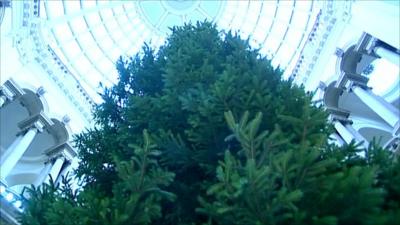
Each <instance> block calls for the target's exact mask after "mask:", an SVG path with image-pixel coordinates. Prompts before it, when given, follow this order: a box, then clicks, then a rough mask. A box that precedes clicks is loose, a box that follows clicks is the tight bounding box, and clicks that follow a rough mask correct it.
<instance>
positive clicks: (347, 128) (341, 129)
mask: <svg viewBox="0 0 400 225" xmlns="http://www.w3.org/2000/svg"><path fill="white" fill-rule="evenodd" d="M334 126H335V128H336V131H337V132H338V133H339V134H340V136H341V137H342V138H343V140H344V141H345V142H346V143H347V144H349V143H350V142H351V141H352V140H355V141H356V142H363V146H364V147H366V148H368V144H369V143H368V141H367V140H365V138H364V137H363V136H362V135H361V134H360V133H358V132H357V131H356V130H355V129H354V128H353V127H352V126H351V124H349V123H346V124H343V122H341V121H335V122H334Z"/></svg>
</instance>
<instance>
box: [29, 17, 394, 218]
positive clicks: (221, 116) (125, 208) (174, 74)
mask: <svg viewBox="0 0 400 225" xmlns="http://www.w3.org/2000/svg"><path fill="white" fill-rule="evenodd" d="M117 70H118V72H119V81H118V83H117V84H116V85H114V86H112V87H111V88H105V89H104V93H103V94H102V97H103V99H104V102H103V103H101V104H100V105H98V106H97V108H96V110H95V113H94V118H95V122H96V128H93V129H90V130H87V131H85V132H83V133H82V134H80V135H78V136H77V137H76V146H77V148H78V149H79V158H80V160H81V163H80V166H79V168H78V169H77V171H76V174H77V176H78V177H79V178H81V180H82V183H83V184H82V186H81V191H80V192H73V191H72V189H71V187H70V185H69V183H70V181H68V180H67V179H65V181H64V182H63V183H64V184H63V185H61V187H62V188H60V187H57V186H55V185H54V184H50V185H44V186H42V187H41V188H32V189H31V190H30V196H31V198H30V199H29V200H27V202H26V204H27V205H26V209H25V211H24V213H23V215H22V217H21V223H22V224H24V225H31V224H32V225H33V224H41V225H47V224H120V225H123V224H166V225H167V224H170V225H176V224H182V225H185V224H187V225H189V224H215V225H225V224H226V225H231V224H238V225H239V224H240V225H252V224H254V225H258V224H276V225H278V224H279V225H280V224H395V223H397V220H396V219H397V218H400V217H399V216H400V210H399V202H400V189H399V187H400V175H399V173H400V172H399V171H400V170H399V167H400V165H399V161H398V156H396V155H394V154H393V153H391V152H388V151H387V150H384V149H381V148H379V147H377V146H375V145H372V146H371V147H370V148H369V149H361V148H360V147H359V145H348V146H345V147H342V148H339V147H337V146H335V145H332V144H328V143H329V142H328V136H329V134H330V133H331V132H332V129H331V127H330V126H329V125H328V124H327V123H326V113H325V112H324V111H323V109H321V108H318V107H315V106H313V105H312V104H311V96H310V94H306V93H305V92H304V90H303V88H302V87H298V86H296V85H294V84H293V83H292V82H291V81H290V80H288V81H285V80H282V78H281V75H282V71H281V70H279V69H274V68H273V67H272V66H271V62H270V61H269V60H268V59H266V58H265V57H263V56H261V55H260V54H259V52H258V50H257V49H253V48H251V46H250V45H249V41H248V40H243V39H241V37H240V36H239V35H237V34H234V33H232V32H221V31H218V30H217V29H216V27H215V25H213V24H211V23H208V22H203V23H197V24H195V25H192V24H186V25H184V26H182V27H174V28H173V29H172V32H171V35H170V36H169V37H168V38H167V41H166V42H165V44H164V45H163V46H161V47H160V49H159V50H157V51H156V50H154V49H151V48H150V47H149V46H147V45H145V46H144V47H143V50H142V51H141V52H140V53H138V54H137V55H136V56H135V57H133V58H129V59H124V58H121V59H120V60H119V61H118V62H117ZM360 151H364V152H365V153H366V154H365V155H366V157H360V156H359V154H358V152H360Z"/></svg>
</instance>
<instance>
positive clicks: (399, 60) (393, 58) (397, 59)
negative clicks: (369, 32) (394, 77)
mask: <svg viewBox="0 0 400 225" xmlns="http://www.w3.org/2000/svg"><path fill="white" fill-rule="evenodd" d="M374 52H375V53H376V54H377V55H379V56H380V57H382V58H384V59H386V60H388V61H389V62H391V63H393V64H394V65H396V66H397V67H400V55H399V54H398V53H396V52H393V51H391V50H388V49H386V48H384V47H381V46H378V47H376V48H375V49H374Z"/></svg>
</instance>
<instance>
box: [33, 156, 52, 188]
mask: <svg viewBox="0 0 400 225" xmlns="http://www.w3.org/2000/svg"><path fill="white" fill-rule="evenodd" d="M52 166H53V162H52V161H47V162H46V163H45V165H44V168H43V169H42V171H40V174H39V176H38V178H37V179H36V180H35V182H34V185H35V186H39V185H41V184H42V183H43V181H44V180H45V179H46V177H47V176H48V175H49V173H50V170H51V167H52Z"/></svg>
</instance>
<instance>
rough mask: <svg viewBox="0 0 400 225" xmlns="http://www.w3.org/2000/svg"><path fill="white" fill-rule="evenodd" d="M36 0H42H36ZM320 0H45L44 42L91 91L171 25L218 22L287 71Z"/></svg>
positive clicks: (160, 39) (42, 10)
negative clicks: (123, 59)
mask: <svg viewBox="0 0 400 225" xmlns="http://www.w3.org/2000/svg"><path fill="white" fill-rule="evenodd" d="M35 1H37V0H35ZM322 4H323V2H321V1H311V0H310V1H271V0H268V1H199V0H197V1H182V0H176V1H116V0H109V1H106V0H90V1H83V0H81V1H71V0H62V1H53V0H47V1H41V2H40V8H39V14H40V17H41V18H42V19H43V22H42V23H41V32H42V35H43V37H44V38H45V41H46V42H47V43H48V44H49V46H50V47H51V48H52V49H53V51H54V52H55V53H56V54H57V55H58V57H59V58H60V59H61V61H62V62H63V63H64V64H65V65H66V66H67V67H68V69H69V70H70V72H71V73H72V74H73V75H74V76H75V77H76V79H78V80H79V81H80V83H81V84H82V85H83V86H84V87H85V89H87V91H88V92H89V94H90V93H92V94H91V95H93V97H94V99H96V98H97V99H98V96H97V97H95V96H94V95H96V94H95V93H97V92H98V90H99V86H98V84H99V82H102V83H104V84H105V85H110V84H112V83H115V82H116V80H117V71H116V69H115V66H114V65H115V62H116V60H117V59H118V57H119V56H121V55H122V56H132V55H134V54H135V53H137V52H138V50H140V48H141V46H142V45H143V42H145V41H146V42H148V43H149V44H150V45H152V46H154V47H157V46H159V45H160V44H162V43H163V42H164V41H165V36H166V35H167V34H168V33H169V32H170V30H169V27H172V26H175V25H182V24H184V23H185V22H189V21H190V22H196V21H204V20H208V21H214V22H215V23H216V24H217V25H218V27H219V29H224V30H229V29H232V30H235V31H237V32H239V33H240V34H241V35H242V37H244V38H246V37H250V42H251V44H252V46H254V47H256V48H260V49H261V53H262V54H264V55H266V56H267V57H270V58H271V59H273V60H272V62H273V65H274V66H278V65H279V66H280V67H281V68H283V69H287V71H291V69H292V68H293V67H294V65H295V64H296V61H297V59H298V57H299V54H300V52H301V49H302V47H303V46H304V44H305V42H306V40H307V39H308V35H309V33H310V31H311V29H312V28H313V25H314V23H316V21H317V16H318V13H319V11H320V9H321V7H322Z"/></svg>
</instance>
